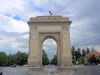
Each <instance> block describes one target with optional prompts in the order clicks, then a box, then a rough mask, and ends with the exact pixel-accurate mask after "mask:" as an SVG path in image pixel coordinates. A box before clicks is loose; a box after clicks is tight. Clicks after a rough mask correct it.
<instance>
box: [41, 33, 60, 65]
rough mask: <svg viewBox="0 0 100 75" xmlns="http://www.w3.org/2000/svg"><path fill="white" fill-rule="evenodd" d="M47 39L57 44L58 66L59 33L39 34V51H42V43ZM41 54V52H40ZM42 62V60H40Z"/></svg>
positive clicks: (58, 59)
mask: <svg viewBox="0 0 100 75" xmlns="http://www.w3.org/2000/svg"><path fill="white" fill-rule="evenodd" d="M47 38H52V39H54V40H55V41H56V43H57V65H60V61H61V60H60V57H61V56H60V55H61V53H60V50H61V49H60V38H59V33H49V34H48V33H40V43H41V44H40V49H42V45H43V41H44V40H46V39H47ZM41 53H42V51H41ZM41 60H42V58H41Z"/></svg>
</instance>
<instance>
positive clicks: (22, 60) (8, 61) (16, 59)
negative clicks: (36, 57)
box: [0, 52, 28, 66]
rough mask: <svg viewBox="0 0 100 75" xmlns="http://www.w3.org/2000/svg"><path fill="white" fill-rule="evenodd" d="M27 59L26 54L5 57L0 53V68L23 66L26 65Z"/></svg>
mask: <svg viewBox="0 0 100 75" xmlns="http://www.w3.org/2000/svg"><path fill="white" fill-rule="evenodd" d="M27 58H28V55H27V54H26V53H21V52H18V53H16V54H13V55H7V54H6V53H4V52H0V66H11V65H13V64H16V65H24V64H27Z"/></svg>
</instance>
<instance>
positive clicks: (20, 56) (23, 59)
mask: <svg viewBox="0 0 100 75" xmlns="http://www.w3.org/2000/svg"><path fill="white" fill-rule="evenodd" d="M27 58H28V56H27V54H25V53H21V52H18V53H17V54H16V60H17V62H16V63H17V64H18V65H24V64H26V63H27Z"/></svg>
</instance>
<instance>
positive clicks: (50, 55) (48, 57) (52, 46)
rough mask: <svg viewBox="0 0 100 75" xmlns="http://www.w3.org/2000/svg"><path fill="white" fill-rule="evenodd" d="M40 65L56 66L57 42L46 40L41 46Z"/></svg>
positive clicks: (50, 39) (51, 39)
mask: <svg viewBox="0 0 100 75" xmlns="http://www.w3.org/2000/svg"><path fill="white" fill-rule="evenodd" d="M42 50H43V51H42V65H49V64H52V65H57V41H56V40H55V39H54V38H46V39H44V40H43V44H42Z"/></svg>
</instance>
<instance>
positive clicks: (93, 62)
mask: <svg viewBox="0 0 100 75" xmlns="http://www.w3.org/2000/svg"><path fill="white" fill-rule="evenodd" d="M88 61H89V63H91V64H97V60H96V57H95V55H93V56H92V57H90V58H89V60H88Z"/></svg>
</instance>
